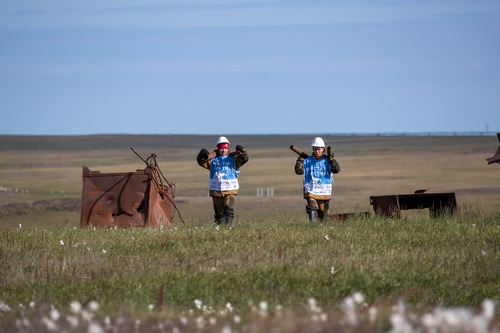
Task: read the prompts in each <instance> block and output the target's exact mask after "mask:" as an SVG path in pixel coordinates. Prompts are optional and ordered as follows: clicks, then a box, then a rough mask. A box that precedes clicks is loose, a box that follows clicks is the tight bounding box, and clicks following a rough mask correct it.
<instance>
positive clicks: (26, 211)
mask: <svg viewBox="0 0 500 333" xmlns="http://www.w3.org/2000/svg"><path fill="white" fill-rule="evenodd" d="M323 138H324V140H325V142H326V144H327V145H331V146H332V147H333V149H334V152H335V157H336V158H337V160H338V162H339V163H340V165H341V169H342V170H341V172H340V173H339V174H338V175H335V177H334V179H335V184H334V198H333V200H332V207H331V213H347V212H360V211H369V212H372V211H373V209H372V207H371V206H370V200H369V197H370V196H371V195H385V194H401V193H413V192H414V191H415V190H418V189H428V191H429V192H455V194H456V197H457V202H458V206H459V208H460V207H465V206H467V207H471V206H473V207H477V208H479V209H481V210H485V211H489V212H497V211H498V210H499V209H500V166H499V165H498V164H493V165H488V164H487V162H486V158H487V157H490V156H492V155H493V153H494V152H495V151H496V149H497V147H498V142H497V141H496V136H494V135H492V136H491V137H490V136H329V135H324V136H323ZM229 139H230V140H231V142H232V147H234V146H236V144H241V145H243V146H245V147H246V149H247V151H248V152H249V156H250V161H249V163H248V164H247V165H245V166H244V167H243V168H242V169H241V174H240V194H239V195H238V199H237V204H236V213H237V216H236V219H237V223H245V220H248V219H249V217H251V216H253V215H255V214H259V215H262V217H264V216H266V215H269V214H271V215H272V214H276V212H280V213H286V214H287V215H292V216H302V217H303V216H304V215H305V200H304V199H303V198H302V179H301V177H299V176H297V175H295V174H294V172H293V166H294V163H295V159H296V157H297V155H296V154H295V153H294V152H292V151H291V150H290V149H289V146H290V145H291V144H293V145H295V146H298V147H299V148H301V149H303V150H304V151H305V152H306V153H310V141H311V136H305V135H252V136H244V135H242V136H237V135H234V136H230V138H229ZM215 140H216V136H201V135H200V136H196V135H93V136H73V137H61V136H0V156H1V158H0V207H2V211H3V212H2V213H0V227H1V228H9V227H16V226H18V224H19V223H23V224H28V225H32V224H36V225H39V226H44V225H48V226H50V225H54V224H57V225H61V224H63V225H67V226H77V225H79V218H80V216H79V205H80V202H79V201H80V200H81V191H82V180H81V174H82V166H84V165H85V166H88V167H89V168H90V169H91V170H98V171H101V172H122V171H123V172H129V171H135V170H136V169H143V168H144V167H145V165H144V163H143V162H142V161H141V160H140V159H139V158H138V157H137V156H136V155H135V154H134V153H133V151H132V150H131V149H130V148H131V147H132V148H134V149H135V150H136V151H137V152H138V153H139V154H140V155H141V156H142V157H144V158H147V157H149V156H150V154H152V153H155V154H156V155H157V162H158V164H159V166H160V168H161V170H162V172H163V174H164V175H165V176H166V177H167V179H168V180H169V181H170V182H175V183H176V189H177V190H176V202H177V205H178V207H179V210H180V213H181V215H182V217H183V219H184V220H185V221H190V220H197V221H205V222H207V223H208V222H209V221H210V220H211V216H212V207H211V201H210V198H209V197H208V196H207V192H208V191H207V183H208V172H207V171H206V170H204V169H202V168H200V167H199V166H198V165H197V164H196V161H195V157H196V155H197V153H198V151H199V150H200V149H201V148H203V147H204V148H207V149H213V148H214V146H215ZM257 188H262V189H263V191H264V197H257V196H256V192H257ZM268 188H269V191H271V190H272V193H273V197H267V191H268V190H267V189H268ZM47 212H48V214H47ZM406 213H407V212H404V211H403V214H406ZM408 213H411V212H408Z"/></svg>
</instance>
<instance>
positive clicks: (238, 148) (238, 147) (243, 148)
mask: <svg viewBox="0 0 500 333" xmlns="http://www.w3.org/2000/svg"><path fill="white" fill-rule="evenodd" d="M244 150H245V147H243V146H240V145H237V146H236V151H244Z"/></svg>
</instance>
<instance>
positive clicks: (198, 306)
mask: <svg viewBox="0 0 500 333" xmlns="http://www.w3.org/2000/svg"><path fill="white" fill-rule="evenodd" d="M194 305H195V306H196V308H197V309H198V310H201V308H202V306H203V302H202V301H200V300H199V299H195V300H194Z"/></svg>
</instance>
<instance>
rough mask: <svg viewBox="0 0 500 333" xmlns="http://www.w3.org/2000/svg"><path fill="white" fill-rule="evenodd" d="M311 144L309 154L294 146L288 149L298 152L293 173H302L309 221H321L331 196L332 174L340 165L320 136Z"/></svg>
mask: <svg viewBox="0 0 500 333" xmlns="http://www.w3.org/2000/svg"><path fill="white" fill-rule="evenodd" d="M311 146H312V150H313V152H312V155H311V156H308V155H307V154H306V153H304V152H302V151H300V149H298V148H296V147H294V146H291V147H290V149H292V150H293V151H295V152H296V153H297V154H299V157H298V158H297V161H296V162H295V173H296V174H297V175H304V199H306V200H307V205H306V213H307V216H308V217H309V220H310V221H312V222H316V221H317V220H318V219H319V220H321V221H322V220H324V219H326V218H327V217H328V211H329V207H330V200H331V198H332V185H333V177H332V175H333V174H336V173H339V172H340V165H339V163H338V162H337V161H336V160H335V159H334V155H333V151H332V148H331V147H330V146H328V149H327V151H326V152H325V142H324V141H323V139H322V138H320V137H316V138H315V139H314V140H313V141H312V143H311Z"/></svg>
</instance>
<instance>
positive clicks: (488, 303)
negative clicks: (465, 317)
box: [481, 299, 495, 320]
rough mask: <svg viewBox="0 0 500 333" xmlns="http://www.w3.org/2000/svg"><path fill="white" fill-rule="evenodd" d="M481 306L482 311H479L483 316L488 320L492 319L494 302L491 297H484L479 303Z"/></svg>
mask: <svg viewBox="0 0 500 333" xmlns="http://www.w3.org/2000/svg"><path fill="white" fill-rule="evenodd" d="M481 308H482V310H483V312H482V313H481V314H482V315H483V317H485V318H487V319H488V320H491V319H493V317H494V316H495V302H493V301H492V300H491V299H485V300H484V301H483V302H482V303H481Z"/></svg>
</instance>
